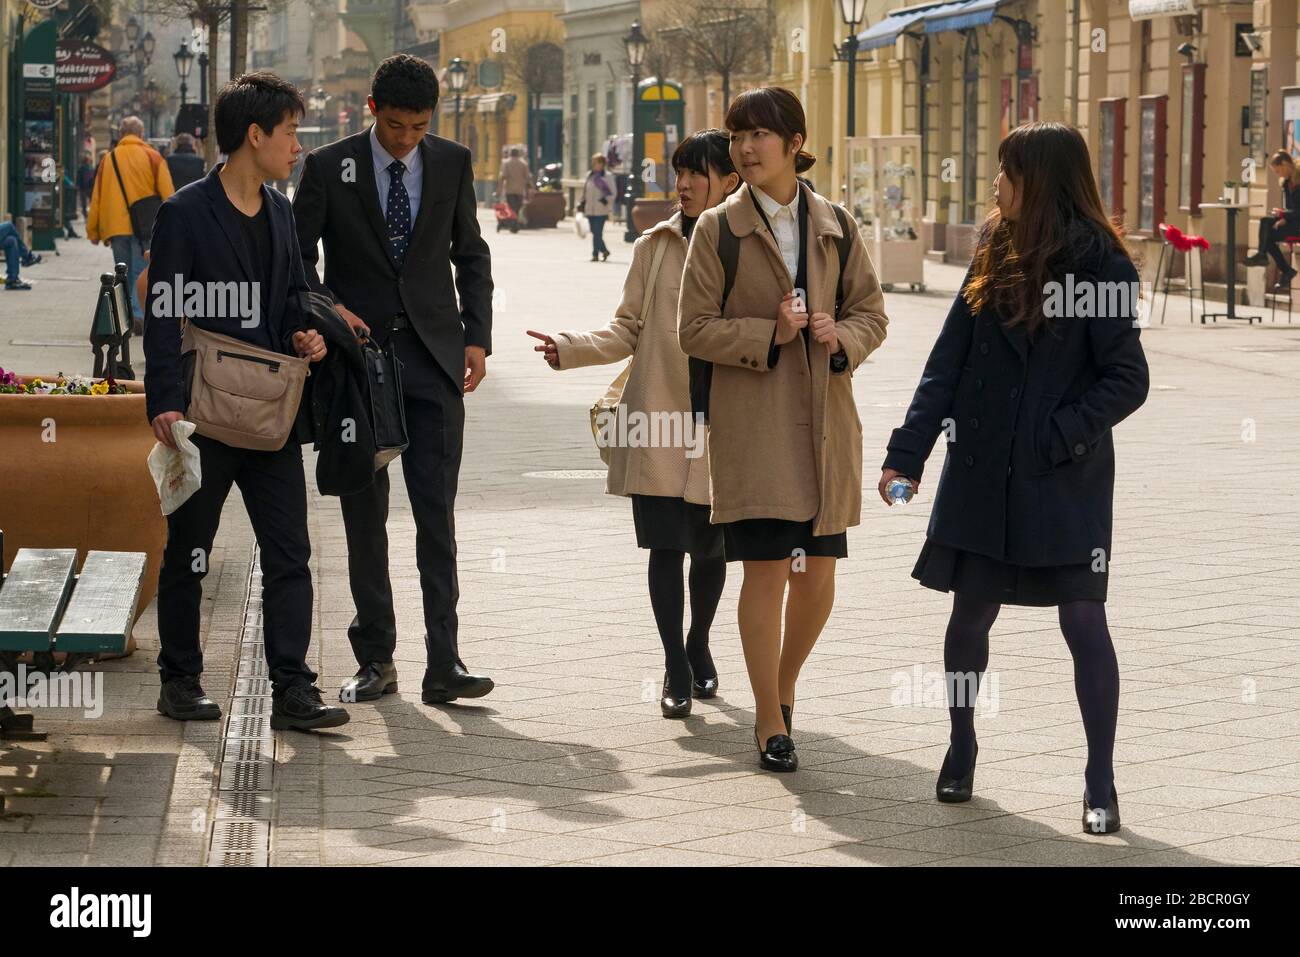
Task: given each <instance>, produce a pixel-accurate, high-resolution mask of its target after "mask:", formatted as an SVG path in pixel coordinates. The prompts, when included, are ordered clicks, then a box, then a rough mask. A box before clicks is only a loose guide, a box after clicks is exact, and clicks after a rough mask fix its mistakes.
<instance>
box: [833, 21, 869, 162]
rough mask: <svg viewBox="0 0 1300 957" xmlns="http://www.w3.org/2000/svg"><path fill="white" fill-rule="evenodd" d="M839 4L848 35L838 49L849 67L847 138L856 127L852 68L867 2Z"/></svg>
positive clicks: (855, 102) (854, 65)
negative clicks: (860, 24) (859, 28)
mask: <svg viewBox="0 0 1300 957" xmlns="http://www.w3.org/2000/svg"><path fill="white" fill-rule="evenodd" d="M839 4H840V16H841V17H843V18H844V25H845V26H846V27H848V28H849V35H848V37H846V38H845V40H844V43H843V44H842V45H841V47H840V56H839V59H841V60H843V61H845V62H846V63H848V65H849V95H848V101H849V121H848V125H847V127H846V130H847V134H848V135H849V136H855V135H857V126H858V124H857V118H858V109H857V105H858V97H857V92H858V91H857V86H858V85H857V80H856V78H855V76H854V73H855V69H854V68H855V67H856V66H857V63H858V24H859V23H861V22H862V18H863V16H864V14H865V12H866V9H865V8H866V5H867V0H839Z"/></svg>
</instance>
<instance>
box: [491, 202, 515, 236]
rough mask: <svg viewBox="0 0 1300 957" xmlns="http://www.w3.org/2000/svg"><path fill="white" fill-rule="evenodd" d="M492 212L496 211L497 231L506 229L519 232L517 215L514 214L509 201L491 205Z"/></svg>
mask: <svg viewBox="0 0 1300 957" xmlns="http://www.w3.org/2000/svg"><path fill="white" fill-rule="evenodd" d="M492 212H494V213H496V217H497V232H501V230H503V229H508V230H510V231H511V232H512V233H517V232H519V217H518V216H516V215H515V211H514V210H513V209H511V208H510V204H509V203H497V204H496V205H494V206H493V207H492Z"/></svg>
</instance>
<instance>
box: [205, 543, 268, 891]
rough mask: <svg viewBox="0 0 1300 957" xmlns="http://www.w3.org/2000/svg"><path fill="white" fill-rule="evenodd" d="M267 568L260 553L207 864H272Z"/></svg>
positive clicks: (247, 599)
mask: <svg viewBox="0 0 1300 957" xmlns="http://www.w3.org/2000/svg"><path fill="white" fill-rule="evenodd" d="M261 594H262V569H261V564H260V562H259V560H258V553H257V549H256V548H254V549H253V558H252V562H251V563H250V566H249V572H248V591H247V592H246V593H245V595H244V624H243V627H242V628H241V629H240V634H239V671H238V677H237V678H236V679H235V691H234V694H233V695H232V697H231V703H230V718H229V720H228V721H227V722H226V734H225V738H224V739H223V740H222V750H221V768H220V776H219V778H218V785H217V816H216V819H215V820H214V821H213V824H212V843H211V844H210V846H209V853H208V864H209V866H212V867H266V866H268V865H269V864H270V863H271V793H270V792H271V778H272V775H273V773H274V769H275V736H274V735H273V734H272V732H271V681H270V679H269V678H268V677H267V676H266V656H265V655H266V653H265V651H264V650H263V646H262V600H261Z"/></svg>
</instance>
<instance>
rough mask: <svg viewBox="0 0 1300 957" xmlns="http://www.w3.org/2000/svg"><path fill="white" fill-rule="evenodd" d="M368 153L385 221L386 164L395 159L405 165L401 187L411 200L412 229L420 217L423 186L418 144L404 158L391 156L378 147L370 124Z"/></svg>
mask: <svg viewBox="0 0 1300 957" xmlns="http://www.w3.org/2000/svg"><path fill="white" fill-rule="evenodd" d="M370 153H371V155H372V156H373V157H374V160H375V192H376V193H378V194H379V214H380V215H381V216H383V217H384V220H385V221H387V219H388V188H389V186H391V185H392V183H391V182H390V181H391V179H392V176H391V175H390V174H389V172H388V164H390V163H391V162H392V161H393V160H395V159H399V160H401V161H402V162H403V163H405V164H406V172H405V173H403V174H402V185H403V186H405V187H406V195H407V197H408V198H409V199H410V200H411V226H412V228H414V226H415V217H416V216H418V215H420V191H421V189H422V188H423V186H424V161H423V160H422V159H421V158H420V147H419V144H416V146H415V148H414V149H413V150H411V152H409V153H407V154H406V155H405V156H392V155H391V154H390V153H389V152H388V150H386V149H384V148H383V146H381V145H380V143H379V137H378V135H376V133H375V127H374V125H373V124H372V125H371V127H370Z"/></svg>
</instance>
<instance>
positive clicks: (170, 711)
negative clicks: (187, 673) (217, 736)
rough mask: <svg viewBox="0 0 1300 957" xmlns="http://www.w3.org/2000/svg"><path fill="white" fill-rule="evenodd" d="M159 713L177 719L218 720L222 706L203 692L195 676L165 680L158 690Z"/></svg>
mask: <svg viewBox="0 0 1300 957" xmlns="http://www.w3.org/2000/svg"><path fill="white" fill-rule="evenodd" d="M158 713H159V714H165V715H166V716H167V717H169V718H175V719H176V720H177V721H216V720H217V719H219V718H220V717H221V708H219V707H218V706H217V703H216V702H215V701H213V700H212V699H211V698H209V697H208V696H207V695H206V694H204V693H203V686H202V685H200V684H199V679H198V677H197V676H195V677H185V678H172V679H171V680H170V681H164V682H163V684H162V689H161V690H160V691H159V692H158Z"/></svg>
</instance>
